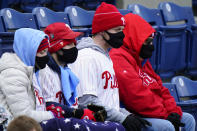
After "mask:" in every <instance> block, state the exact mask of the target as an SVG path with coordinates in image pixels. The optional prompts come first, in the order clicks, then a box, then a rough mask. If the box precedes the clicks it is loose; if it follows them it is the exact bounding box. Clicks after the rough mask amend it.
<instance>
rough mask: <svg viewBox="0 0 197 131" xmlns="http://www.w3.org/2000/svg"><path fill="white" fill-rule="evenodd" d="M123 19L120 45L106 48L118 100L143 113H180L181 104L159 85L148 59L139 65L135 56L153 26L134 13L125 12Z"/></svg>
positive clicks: (129, 108)
mask: <svg viewBox="0 0 197 131" xmlns="http://www.w3.org/2000/svg"><path fill="white" fill-rule="evenodd" d="M125 21H126V26H125V29H124V30H123V32H124V34H125V38H124V43H123V46H122V47H121V48H119V49H112V50H111V51H110V56H111V59H112V61H113V64H114V70H115V73H116V76H117V79H118V84H119V90H120V100H121V101H122V102H123V103H124V105H125V106H126V108H127V109H128V110H129V111H131V112H134V113H137V114H140V115H142V116H143V117H153V118H162V119H166V118H167V116H168V115H169V114H170V113H172V112H174V113H178V114H179V115H180V116H182V111H181V108H180V107H179V106H177V105H176V102H175V100H174V98H173V97H172V96H171V95H170V92H169V91H168V89H167V88H165V87H164V86H163V85H162V81H161V79H160V77H159V76H158V75H157V74H156V73H155V72H154V70H153V69H152V66H151V64H150V62H149V61H148V60H147V62H146V63H145V64H144V65H143V67H142V63H141V61H140V59H139V53H140V49H141V47H142V44H143V43H144V41H145V40H146V39H147V38H148V36H150V35H151V34H152V33H154V32H155V30H154V29H153V28H152V27H151V26H150V25H149V23H147V22H146V21H145V20H144V19H142V18H141V17H140V16H138V15H135V14H131V13H130V14H127V15H125Z"/></svg>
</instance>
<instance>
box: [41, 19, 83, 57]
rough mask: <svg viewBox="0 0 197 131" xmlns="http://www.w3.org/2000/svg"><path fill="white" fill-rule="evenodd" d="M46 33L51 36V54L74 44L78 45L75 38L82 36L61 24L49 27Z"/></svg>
mask: <svg viewBox="0 0 197 131" xmlns="http://www.w3.org/2000/svg"><path fill="white" fill-rule="evenodd" d="M44 32H45V33H46V34H47V35H48V36H49V41H50V44H49V52H50V53H54V52H56V51H58V50H60V49H61V48H63V47H64V46H65V45H68V44H70V43H72V42H74V43H76V40H75V38H77V37H78V36H80V35H81V34H82V33H81V32H74V31H72V30H71V28H70V27H69V25H67V24H65V23H61V22H58V23H53V24H50V25H48V26H47V27H46V28H45V30H44Z"/></svg>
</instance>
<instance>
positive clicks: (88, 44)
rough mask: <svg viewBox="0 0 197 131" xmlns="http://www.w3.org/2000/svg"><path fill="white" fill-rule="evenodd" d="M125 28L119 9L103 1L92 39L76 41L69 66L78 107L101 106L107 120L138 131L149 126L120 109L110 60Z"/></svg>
mask: <svg viewBox="0 0 197 131" xmlns="http://www.w3.org/2000/svg"><path fill="white" fill-rule="evenodd" d="M124 25H125V21H124V18H123V15H121V14H120V12H119V11H118V9H117V8H116V7H115V6H114V5H111V4H107V3H105V2H102V3H101V5H100V6H99V7H98V8H97V9H96V12H95V14H94V18H93V22H92V34H93V36H92V38H91V37H86V38H82V39H81V40H80V41H79V42H78V44H77V48H78V49H79V54H78V57H77V60H76V61H75V62H74V63H73V64H70V65H69V66H70V68H71V70H72V71H73V72H74V73H75V74H76V75H77V77H78V78H79V80H80V83H79V85H78V87H77V93H78V96H79V98H78V103H79V107H86V106H87V104H89V103H93V104H96V105H100V106H104V107H105V110H106V111H107V120H108V121H114V122H119V123H122V124H123V126H124V127H125V128H126V129H127V130H132V131H139V130H141V128H143V127H145V126H147V125H150V123H149V122H147V121H146V120H144V119H142V118H140V117H138V116H135V115H133V114H131V113H130V112H128V111H127V110H126V109H124V108H120V106H119V91H118V83H117V80H116V76H115V73H114V70H113V63H112V61H111V59H110V57H109V51H110V49H111V48H119V47H121V45H122V44H123V39H124V34H123V32H122V31H123V29H124Z"/></svg>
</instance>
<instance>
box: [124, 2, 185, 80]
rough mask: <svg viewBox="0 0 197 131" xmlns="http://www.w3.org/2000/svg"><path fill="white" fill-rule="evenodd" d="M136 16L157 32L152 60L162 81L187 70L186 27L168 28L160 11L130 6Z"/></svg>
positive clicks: (134, 5)
mask: <svg viewBox="0 0 197 131" xmlns="http://www.w3.org/2000/svg"><path fill="white" fill-rule="evenodd" d="M128 9H129V10H131V11H132V12H133V13H134V14H138V15H140V16H141V17H142V18H144V19H145V20H146V21H147V22H149V23H150V24H151V25H152V26H153V27H154V28H155V29H156V31H157V35H156V37H155V40H154V41H153V43H154V45H155V46H156V51H155V52H154V53H153V57H152V58H151V59H150V61H151V63H152V65H153V68H154V69H155V71H156V72H157V73H158V74H159V75H160V76H161V78H162V79H165V78H170V77H173V76H174V75H175V73H176V72H179V71H182V70H184V69H185V68H186V61H185V59H186V26H185V25H179V26H166V25H165V23H164V22H163V18H162V15H161V11H160V10H159V9H149V8H146V7H144V6H142V5H139V4H131V5H128Z"/></svg>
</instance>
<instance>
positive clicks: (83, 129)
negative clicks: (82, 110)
mask: <svg viewBox="0 0 197 131" xmlns="http://www.w3.org/2000/svg"><path fill="white" fill-rule="evenodd" d="M40 125H41V127H42V129H43V131H125V129H124V127H123V126H122V125H121V124H120V123H116V122H109V121H105V122H93V121H91V120H86V119H76V118H59V119H58V118H54V119H50V120H47V121H43V122H41V123H40Z"/></svg>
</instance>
